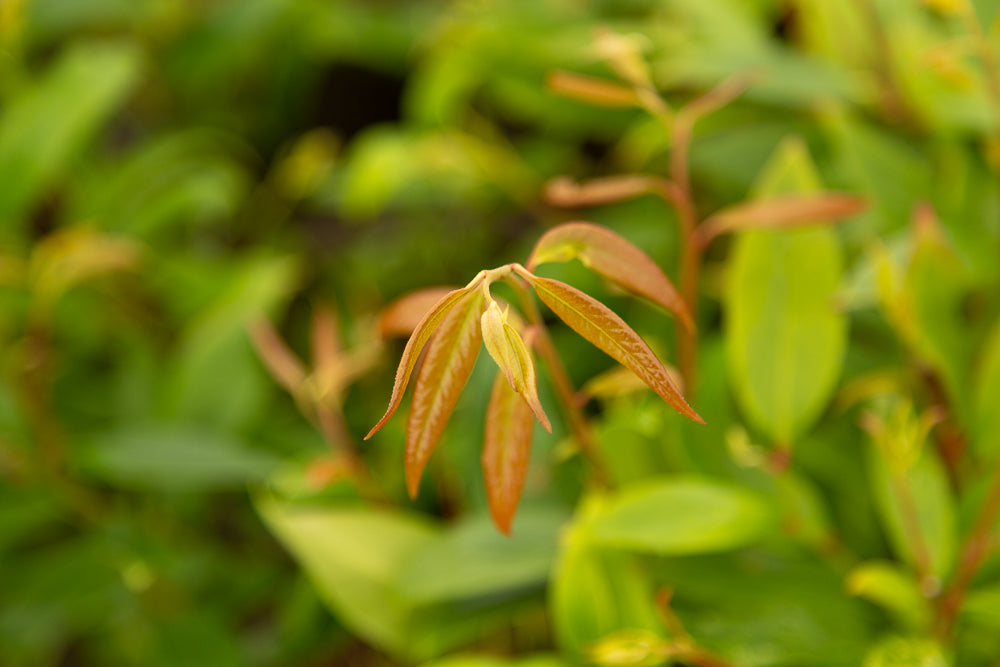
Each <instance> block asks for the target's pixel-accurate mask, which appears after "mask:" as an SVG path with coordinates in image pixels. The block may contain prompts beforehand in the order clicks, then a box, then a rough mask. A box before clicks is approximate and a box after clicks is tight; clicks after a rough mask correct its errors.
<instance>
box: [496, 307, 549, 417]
mask: <svg viewBox="0 0 1000 667" xmlns="http://www.w3.org/2000/svg"><path fill="white" fill-rule="evenodd" d="M507 317H508V314H507V313H506V312H504V313H501V312H500V307H499V306H498V305H497V303H496V301H491V302H490V305H489V307H488V308H487V309H486V312H484V313H483V317H482V330H483V343H484V344H485V345H486V350H487V351H488V352H489V353H490V356H491V357H493V360H494V361H495V362H496V363H497V366H499V367H500V371H501V372H502V373H503V375H504V377H506V378H507V382H508V383H509V384H510V386H511V388H512V389H513V390H514V391H515V392H517V393H518V394H519V395H520V396H521V398H523V399H524V401H525V402H526V403H527V404H528V407H529V408H531V411H532V412H533V413H535V416H536V417H537V418H538V421H539V423H541V425H542V426H544V427H545V430H546V431H548V432H549V433H551V432H552V426H551V424H549V418H548V417H547V416H546V415H545V411H544V410H542V404H541V402H540V401H539V400H538V381H537V378H536V376H535V364H534V362H533V361H532V359H531V355H530V354H529V353H528V348H527V346H526V345H525V344H524V341H523V340H522V339H521V335H520V334H519V333H517V330H516V329H514V327H512V326H511V325H510V323H509V322H508V321H507Z"/></svg>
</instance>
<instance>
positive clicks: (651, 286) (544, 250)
mask: <svg viewBox="0 0 1000 667" xmlns="http://www.w3.org/2000/svg"><path fill="white" fill-rule="evenodd" d="M574 258H576V259H579V260H580V261H581V262H582V263H583V265H584V266H586V267H587V268H589V269H592V270H593V271H596V272H597V273H599V274H601V275H602V276H604V277H605V278H607V279H608V280H611V281H613V282H615V283H617V284H619V285H621V286H622V287H624V288H625V289H627V290H629V291H631V292H634V293H635V294H638V295H639V296H642V297H645V298H646V299H649V300H650V301H652V302H653V303H655V304H657V305H659V306H662V307H663V308H666V309H667V310H669V311H670V312H672V313H674V314H675V315H676V316H677V317H678V318H679V319H680V321H681V323H682V324H683V325H684V327H685V328H686V329H687V330H688V331H692V330H693V329H694V322H692V320H691V314H690V312H688V308H687V304H686V303H685V302H684V299H682V298H681V296H680V294H678V292H677V290H676V289H675V288H674V285H673V283H671V282H670V279H669V278H667V276H666V274H664V273H663V271H662V270H660V267H659V266H658V265H657V264H656V262H654V261H653V260H652V259H650V258H649V256H648V255H647V254H646V253H644V252H643V251H642V250H640V249H639V248H637V247H636V246H634V245H632V244H631V243H630V242H628V241H627V240H625V239H624V238H622V237H621V236H619V235H618V234H615V233H614V232H612V231H611V230H610V229H606V228H604V227H601V226H600V225H594V224H590V223H588V222H568V223H566V224H563V225H559V226H557V227H553V228H552V229H550V230H549V231H547V232H546V233H545V234H543V235H542V237H541V238H540V239H538V243H536V244H535V248H534V250H532V251H531V257H529V258H528V262H527V268H528V270H529V271H533V270H534V268H535V267H536V266H538V265H539V264H544V263H546V262H565V261H568V260H570V259H574Z"/></svg>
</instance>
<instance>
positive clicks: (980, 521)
mask: <svg viewBox="0 0 1000 667" xmlns="http://www.w3.org/2000/svg"><path fill="white" fill-rule="evenodd" d="M997 517H1000V459H998V460H997V463H996V466H995V467H994V468H993V476H992V478H991V479H990V488H989V491H988V493H987V496H986V499H985V500H984V501H983V504H982V506H981V507H980V509H979V514H978V516H977V517H976V522H975V524H973V527H972V532H971V533H969V536H968V538H966V540H965V544H964V545H963V546H962V553H961V558H960V561H959V564H958V569H957V570H956V571H955V577H954V579H953V580H952V582H951V585H950V586H949V588H948V591H947V592H946V593H945V594H944V595H943V596H942V598H941V603H940V605H939V606H938V623H937V631H938V636H940V637H941V638H943V639H946V638H948V637H950V636H951V634H952V632H953V631H954V629H955V621H956V619H957V617H958V612H959V610H960V609H961V607H962V600H963V599H964V598H965V593H966V591H967V590H968V588H969V584H971V583H972V580H973V578H974V577H975V575H976V572H978V571H979V568H980V566H982V564H983V563H984V562H985V561H986V558H987V557H988V556H989V555H990V554H991V553H992V552H993V551H994V550H995V549H996V547H997V544H996V542H995V540H993V526H994V525H995V524H996V521H997Z"/></svg>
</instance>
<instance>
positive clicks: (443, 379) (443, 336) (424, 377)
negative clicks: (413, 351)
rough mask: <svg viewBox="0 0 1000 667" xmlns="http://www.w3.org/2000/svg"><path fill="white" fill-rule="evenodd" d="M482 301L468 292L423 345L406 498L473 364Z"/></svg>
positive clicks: (410, 435)
mask: <svg viewBox="0 0 1000 667" xmlns="http://www.w3.org/2000/svg"><path fill="white" fill-rule="evenodd" d="M483 301H484V300H483V295H482V293H480V292H479V290H476V291H474V292H472V293H471V294H467V295H466V296H465V297H464V298H463V299H462V300H461V301H459V303H458V304H456V305H455V307H454V308H453V309H452V310H451V312H449V313H448V314H447V315H446V316H445V318H444V319H443V320H442V321H441V324H440V326H439V327H438V330H437V332H436V333H435V334H434V337H433V338H431V340H430V342H429V343H428V344H427V354H426V355H425V356H424V362H423V365H422V366H421V367H420V372H419V374H418V375H417V382H416V385H415V387H414V389H413V403H412V406H411V407H410V419H409V422H408V424H407V427H406V488H407V490H408V491H409V494H410V497H411V498H415V497H416V496H417V491H418V489H419V488H420V477H421V475H422V474H423V471H424V467H425V466H426V465H427V460H428V459H429V458H430V456H431V452H433V451H434V447H435V445H437V442H438V440H439V439H440V438H441V433H442V432H443V431H444V427H445V425H446V424H447V423H448V418H449V417H451V413H452V412H453V411H454V409H455V404H456V403H457V402H458V396H459V394H460V393H461V392H462V388H463V387H464V386H465V383H466V381H467V380H468V379H469V375H470V374H471V373H472V368H473V366H474V365H475V363H476V357H477V356H478V354H479V345H480V327H479V321H480V317H481V315H482V310H483Z"/></svg>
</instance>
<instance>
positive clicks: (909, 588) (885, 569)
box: [847, 561, 933, 633]
mask: <svg viewBox="0 0 1000 667" xmlns="http://www.w3.org/2000/svg"><path fill="white" fill-rule="evenodd" d="M847 590H848V591H850V592H851V594H852V595H857V596H860V597H863V598H865V599H868V600H871V601H872V602H874V603H875V604H877V605H879V606H880V607H883V608H885V609H886V610H887V611H889V612H890V613H891V614H892V615H893V617H894V618H896V619H897V620H898V621H899V622H900V624H901V625H902V626H903V628H904V629H906V630H911V631H913V632H918V633H920V632H926V631H927V630H928V629H929V627H930V622H931V618H932V617H933V615H932V610H931V605H930V602H929V601H928V599H927V598H926V597H925V596H924V595H923V594H922V593H921V592H920V584H919V582H917V580H916V579H914V577H913V575H912V573H910V572H905V571H903V570H902V569H901V568H900V566H898V565H896V564H894V563H889V562H885V561H872V562H868V563H863V564H861V565H859V566H858V567H856V568H854V569H853V570H851V573H850V574H849V575H848V576H847Z"/></svg>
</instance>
